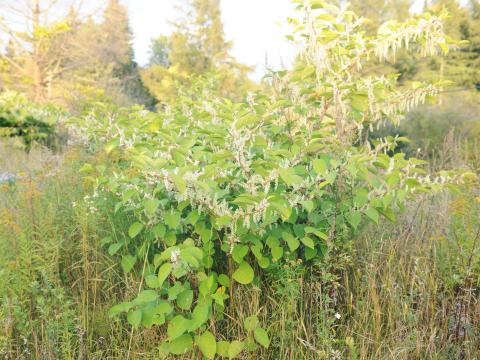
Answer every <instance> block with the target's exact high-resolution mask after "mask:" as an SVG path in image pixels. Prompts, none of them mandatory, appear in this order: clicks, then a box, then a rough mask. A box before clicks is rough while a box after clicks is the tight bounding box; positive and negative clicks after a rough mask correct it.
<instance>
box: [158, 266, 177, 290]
mask: <svg viewBox="0 0 480 360" xmlns="http://www.w3.org/2000/svg"><path fill="white" fill-rule="evenodd" d="M172 269H173V265H172V264H170V263H165V264H163V265H162V266H160V269H159V270H158V287H162V285H163V282H164V281H165V280H166V279H167V278H168V275H170V273H171V271H172Z"/></svg>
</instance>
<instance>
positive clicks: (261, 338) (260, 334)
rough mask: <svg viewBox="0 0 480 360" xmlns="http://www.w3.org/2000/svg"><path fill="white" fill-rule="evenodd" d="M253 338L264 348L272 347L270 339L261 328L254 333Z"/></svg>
mask: <svg viewBox="0 0 480 360" xmlns="http://www.w3.org/2000/svg"><path fill="white" fill-rule="evenodd" d="M253 336H254V337H255V340H257V342H258V343H259V344H260V345H262V346H263V347H264V348H268V347H269V346H270V339H269V338H268V334H267V332H266V331H265V330H264V329H262V328H261V327H258V328H256V329H255V330H254V331H253Z"/></svg>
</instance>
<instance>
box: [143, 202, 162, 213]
mask: <svg viewBox="0 0 480 360" xmlns="http://www.w3.org/2000/svg"><path fill="white" fill-rule="evenodd" d="M143 206H144V208H145V211H146V212H147V213H148V214H150V215H153V214H155V212H156V211H157V209H158V207H159V206H160V200H158V199H147V200H145V201H144V202H143Z"/></svg>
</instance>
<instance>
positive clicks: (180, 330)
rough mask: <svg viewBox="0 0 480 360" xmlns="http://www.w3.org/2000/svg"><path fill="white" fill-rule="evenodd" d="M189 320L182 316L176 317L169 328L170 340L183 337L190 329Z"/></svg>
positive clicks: (169, 324)
mask: <svg viewBox="0 0 480 360" xmlns="http://www.w3.org/2000/svg"><path fill="white" fill-rule="evenodd" d="M188 323H189V320H187V319H185V318H184V317H183V316H182V315H177V316H175V317H174V318H173V319H172V320H170V322H169V323H168V326H167V334H168V338H169V339H170V340H174V339H176V338H178V337H179V336H181V335H183V334H184V333H185V331H187V329H188Z"/></svg>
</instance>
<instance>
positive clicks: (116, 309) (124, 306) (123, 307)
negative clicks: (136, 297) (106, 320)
mask: <svg viewBox="0 0 480 360" xmlns="http://www.w3.org/2000/svg"><path fill="white" fill-rule="evenodd" d="M132 307H133V303H131V302H122V303H120V304H117V305H115V306H112V307H111V308H110V310H108V316H109V317H114V316H116V315H118V314H120V313H122V312H126V311H128V310H130V309H131V308H132Z"/></svg>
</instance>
